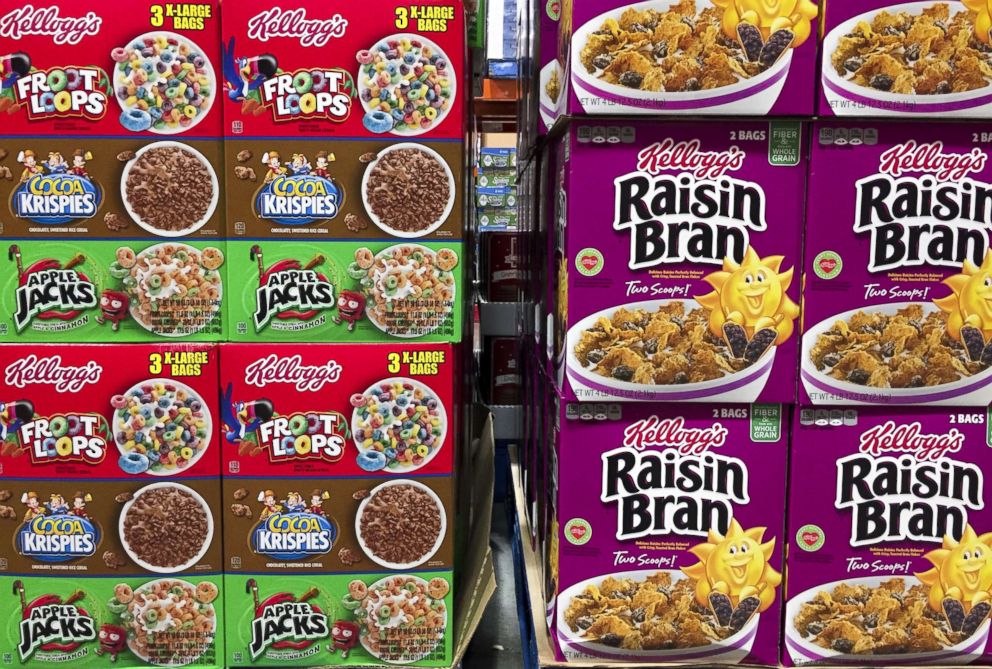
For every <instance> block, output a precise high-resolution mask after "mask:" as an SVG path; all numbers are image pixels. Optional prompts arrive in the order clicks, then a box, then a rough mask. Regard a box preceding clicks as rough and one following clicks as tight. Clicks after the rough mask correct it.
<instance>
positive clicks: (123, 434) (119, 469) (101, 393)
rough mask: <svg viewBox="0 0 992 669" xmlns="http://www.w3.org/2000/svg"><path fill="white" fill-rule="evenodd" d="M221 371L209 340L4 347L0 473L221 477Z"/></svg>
mask: <svg viewBox="0 0 992 669" xmlns="http://www.w3.org/2000/svg"><path fill="white" fill-rule="evenodd" d="M219 369H220V361H219V360H218V348H217V347H216V346H213V345H210V344H157V345H152V344H124V345H115V346H109V345H85V344H73V345H72V346H55V345H51V346H27V345H23V346H21V345H5V346H0V379H2V384H3V385H2V387H3V390H2V392H3V395H4V396H0V475H2V476H3V477H4V478H33V477H39V478H51V479H66V480H69V481H72V480H76V481H85V480H88V479H101V480H103V479H146V480H152V481H153V480H156V479H159V480H164V479H165V478H188V477H211V476H214V477H216V476H219V474H220V443H221V432H222V430H221V425H220V413H219V411H218V405H217V397H218V393H217V385H218V379H219ZM160 477H161V478H160ZM70 492H71V491H70ZM67 496H68V494H67V493H66V497H67Z"/></svg>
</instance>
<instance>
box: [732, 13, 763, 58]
mask: <svg viewBox="0 0 992 669" xmlns="http://www.w3.org/2000/svg"><path fill="white" fill-rule="evenodd" d="M737 38H738V39H739V40H740V43H741V48H742V49H744V55H745V56H746V57H747V59H748V61H750V62H755V61H757V60H758V58H759V57H760V56H761V48H762V47H763V46H765V42H764V40H763V39H761V31H760V30H758V28H757V26H753V25H751V24H750V23H739V24H737Z"/></svg>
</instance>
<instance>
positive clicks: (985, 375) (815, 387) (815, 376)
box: [799, 302, 992, 406]
mask: <svg viewBox="0 0 992 669" xmlns="http://www.w3.org/2000/svg"><path fill="white" fill-rule="evenodd" d="M907 309H912V310H914V311H916V310H918V311H919V318H909V317H908V316H900V313H899V312H900V311H903V310H907ZM894 318H898V319H900V324H901V320H903V319H905V320H908V321H910V322H912V323H916V324H917V325H914V327H917V328H918V329H919V330H920V332H921V334H923V332H924V331H925V330H928V329H932V328H936V327H941V328H942V327H944V321H943V312H942V311H941V310H940V309H939V308H938V307H937V306H936V305H934V304H933V303H932V302H892V303H890V304H879V305H874V306H870V307H861V308H859V309H851V310H850V311H845V312H843V313H840V314H837V315H835V316H831V317H830V318H828V319H826V320H823V321H821V322H819V323H817V324H816V325H814V326H812V327H810V328H809V329H808V330H807V331H806V333H805V334H803V338H802V354H801V355H802V357H801V363H800V366H799V367H800V377H801V378H802V382H803V387H804V388H805V390H806V394H807V396H808V397H809V398H810V401H811V402H812V403H813V404H920V405H937V404H947V405H958V406H966V405H986V404H988V403H989V402H990V401H992V367H988V368H984V369H977V367H976V371H975V372H974V373H971V374H970V375H967V376H965V375H963V374H961V372H960V371H955V368H954V367H953V366H951V365H953V364H954V363H953V362H950V359H951V358H954V359H957V361H958V362H959V363H960V364H961V365H964V366H965V367H966V368H967V366H968V365H972V366H976V365H975V364H974V363H970V362H969V361H968V360H967V353H965V351H964V349H963V348H958V347H953V346H947V351H946V354H947V355H948V356H950V358H948V361H949V365H945V366H942V367H936V366H935V365H934V362H933V361H932V360H924V359H923V358H922V356H918V355H915V354H914V353H912V351H911V349H906V350H905V352H904V353H903V352H900V353H897V352H896V349H895V348H893V349H892V351H891V352H890V351H889V350H888V348H884V349H883V347H887V346H888V344H889V341H888V340H885V341H883V339H885V337H884V336H883V333H882V332H877V330H878V326H877V323H875V322H874V321H875V320H879V322H883V323H884V324H888V323H890V322H892V319H894ZM852 319H853V323H854V327H853V328H850V329H851V330H854V331H855V332H854V334H853V335H851V336H848V337H847V338H846V339H845V340H844V341H848V340H849V341H850V342H851V345H850V346H848V347H846V348H841V349H838V348H837V346H838V345H840V343H843V342H842V341H841V340H833V341H837V342H839V343H838V344H837V345H833V344H831V339H829V338H831V337H835V336H837V335H836V334H833V333H834V332H835V327H836V326H837V324H838V322H843V323H845V324H848V327H849V326H850V324H851V323H852ZM869 320H871V321H872V323H867V322H863V321H869ZM862 328H866V330H865V331H864V332H860V330H861V329H862ZM863 337H868V338H873V339H877V340H878V342H877V350H875V349H876V347H875V346H874V345H873V344H874V342H870V341H868V340H865V341H860V340H861V339H862V338H863ZM922 341H923V340H922V338H921V342H922ZM911 344H912V341H907V342H905V344H904V346H910V345H911ZM866 346H867V347H868V348H866ZM828 347H829V348H828ZM848 349H850V350H848ZM869 349H870V350H869ZM830 355H836V356H837V359H836V361H835V360H834V359H833V358H828V357H827V356H830ZM855 355H856V356H858V357H857V358H855V357H848V356H855ZM903 355H905V356H907V357H908V358H910V359H908V360H903V358H902V357H901V356H903ZM866 356H869V357H866ZM873 361H874V362H873ZM831 363H833V364H831ZM855 363H858V366H857V367H855V366H854V365H855ZM903 363H905V364H903ZM869 366H871V367H873V368H872V369H866V367H869ZM883 368H884V369H883ZM916 368H918V369H916ZM886 370H888V371H886ZM875 374H877V377H873V375H875ZM866 375H867V376H866ZM886 376H888V377H889V378H888V379H887V380H885V383H888V385H887V386H885V385H878V384H880V383H881V382H882V380H883V378H884V377H886ZM917 377H919V378H917ZM952 377H954V378H953V380H948V381H944V379H952ZM941 381H944V382H941Z"/></svg>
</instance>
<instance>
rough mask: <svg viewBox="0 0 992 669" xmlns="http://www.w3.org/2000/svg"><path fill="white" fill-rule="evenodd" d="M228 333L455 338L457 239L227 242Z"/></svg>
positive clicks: (239, 336)
mask: <svg viewBox="0 0 992 669" xmlns="http://www.w3.org/2000/svg"><path fill="white" fill-rule="evenodd" d="M227 255H228V261H227V283H228V284H229V286H231V290H232V291H233V292H232V293H231V294H230V295H229V296H228V298H227V299H225V305H226V309H227V314H226V319H227V322H228V323H229V326H230V327H229V329H230V331H229V333H228V334H229V338H230V339H231V340H232V341H273V342H274V341H285V342H298V341H300V340H303V339H305V340H307V341H311V342H322V341H323V342H336V341H340V342H353V343H360V342H385V341H396V340H397V339H402V340H407V341H423V342H456V341H458V340H459V339H460V337H461V331H462V305H461V299H462V293H461V291H462V290H463V285H462V274H463V265H464V262H463V258H462V244H461V243H460V242H451V243H440V242H423V243H420V242H417V243H415V242H407V243H399V244H397V243H395V242H394V241H380V242H372V241H368V240H365V241H361V242H343V241H341V242H333V243H325V242H305V241H295V240H279V241H269V242H251V241H231V242H229V243H228V248H227Z"/></svg>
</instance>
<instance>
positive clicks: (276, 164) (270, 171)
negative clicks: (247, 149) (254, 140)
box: [262, 151, 289, 184]
mask: <svg viewBox="0 0 992 669" xmlns="http://www.w3.org/2000/svg"><path fill="white" fill-rule="evenodd" d="M262 165H264V166H265V168H266V170H265V179H264V183H267V184H269V183H272V182H273V181H275V180H276V178H277V177H281V176H282V175H284V174H286V173H287V172H289V170H287V169H286V166H285V165H283V164H282V156H280V155H279V152H278V151H267V152H266V153H263V154H262Z"/></svg>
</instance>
